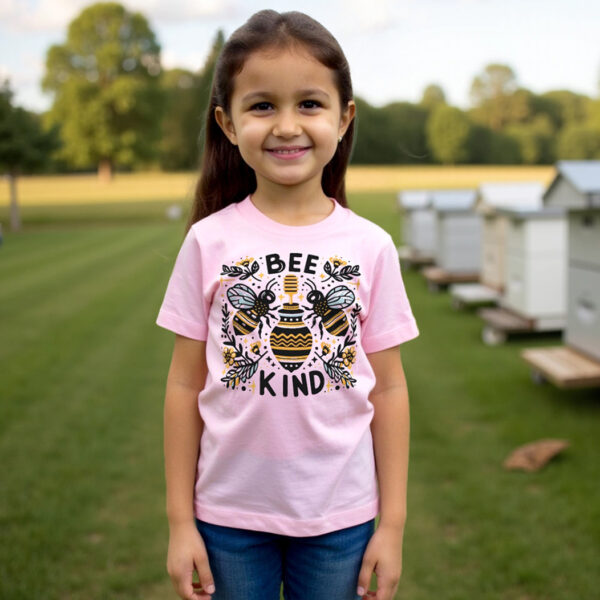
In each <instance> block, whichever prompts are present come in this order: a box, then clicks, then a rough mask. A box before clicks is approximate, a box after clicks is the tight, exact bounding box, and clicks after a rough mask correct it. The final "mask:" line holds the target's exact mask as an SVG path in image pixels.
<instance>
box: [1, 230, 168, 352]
mask: <svg viewBox="0 0 600 600" xmlns="http://www.w3.org/2000/svg"><path fill="white" fill-rule="evenodd" d="M168 231H169V228H166V227H163V226H154V227H148V228H141V231H137V228H131V229H129V230H128V229H123V230H122V231H119V232H118V236H117V237H116V238H115V239H112V238H111V239H112V242H111V244H110V247H105V246H104V245H102V244H101V245H100V246H99V247H97V246H96V244H92V246H93V247H92V249H91V251H90V252H83V251H82V252H80V253H79V254H78V255H75V256H72V257H71V256H69V257H68V259H65V261H64V264H63V263H59V264H58V265H56V269H55V271H54V273H53V274H52V275H51V277H46V278H44V281H43V282H41V281H40V282H35V281H33V280H31V281H30V282H29V283H30V285H28V286H19V284H18V282H16V281H13V282H12V286H16V287H20V288H21V289H20V293H17V292H15V293H14V294H11V293H10V292H7V294H6V295H7V296H11V299H10V300H4V301H2V302H1V303H0V306H1V309H0V317H1V318H3V319H5V320H6V319H11V320H12V321H13V324H14V327H12V328H11V329H10V330H9V331H8V332H7V338H5V341H6V345H3V346H2V347H0V360H4V359H6V360H8V359H9V356H15V355H16V354H17V353H18V352H19V351H20V349H21V348H26V347H28V346H29V345H31V344H35V343H37V340H38V337H39V335H41V334H43V332H44V331H47V330H48V329H52V328H56V327H57V325H59V324H60V323H61V322H62V321H64V320H68V319H70V318H71V317H72V316H73V315H74V314H75V313H81V312H82V311H85V309H86V306H87V305H88V303H90V302H92V301H94V300H95V298H96V297H97V295H98V294H102V292H103V289H104V288H105V287H106V286H107V285H108V286H110V285H112V278H113V277H116V278H118V277H119V272H120V270H121V269H125V270H127V269H130V267H129V266H128V265H129V264H130V263H131V261H135V260H143V259H144V257H143V255H144V254H146V255H148V256H149V257H151V258H152V259H153V260H155V261H156V262H157V264H165V263H168V264H171V262H172V260H173V258H174V257H173V255H174V251H162V250H161V248H162V247H163V246H161V243H162V240H163V238H164V237H165V235H166V232H168ZM107 235H112V234H111V233H110V234H109V233H107ZM167 237H168V235H167ZM167 253H168V256H167ZM127 272H128V275H129V276H135V273H130V272H129V271H127ZM10 285H11V284H10V282H9V286H10Z"/></svg>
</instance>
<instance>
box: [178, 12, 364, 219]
mask: <svg viewBox="0 0 600 600" xmlns="http://www.w3.org/2000/svg"><path fill="white" fill-rule="evenodd" d="M292 45H301V46H302V47H304V48H306V49H307V50H308V51H309V52H310V53H311V54H312V55H313V56H314V57H315V58H316V59H317V60H318V61H319V62H320V63H322V64H323V65H325V66H326V67H328V68H329V69H331V70H332V71H333V72H334V77H335V82H336V84H337V89H338V93H339V95H340V101H341V107H342V110H345V109H346V107H347V106H348V102H349V101H350V100H352V96H353V94H352V81H351V79H350V67H349V66H348V61H347V60H346V57H345V56H344V52H343V51H342V49H341V47H340V45H339V44H338V43H337V41H336V39H335V38H334V37H333V36H332V35H331V33H329V31H327V29H325V27H323V26H322V25H321V24H320V23H318V22H317V21H315V20H314V19H312V18H311V17H309V16H308V15H305V14H303V13H301V12H296V11H293V12H285V13H281V14H280V13H278V12H276V11H274V10H261V11H260V12H257V13H256V14H254V15H253V16H252V17H250V19H249V20H248V21H247V22H246V23H245V24H244V25H242V27H240V28H239V29H237V30H236V31H235V32H234V33H233V34H232V35H231V37H230V38H229V39H228V40H227V42H226V43H225V45H224V46H223V50H222V51H221V54H220V55H219V58H218V60H217V64H216V66H215V72H214V76H213V82H212V88H211V93H210V102H209V104H208V108H207V111H206V120H205V127H204V152H203V155H202V161H201V166H200V170H201V172H200V178H199V180H198V183H197V185H196V192H195V195H194V204H193V206H192V211H191V214H190V219H189V222H188V229H189V228H190V227H191V226H192V225H193V224H194V223H195V222H196V221H199V220H200V219H202V218H204V217H206V216H208V215H210V214H212V213H214V212H216V211H218V210H220V209H221V208H224V207H225V206H227V205H229V204H232V203H234V202H239V201H240V200H243V199H244V198H245V197H246V196H247V195H248V194H251V193H252V192H254V191H255V190H256V176H255V174H254V171H253V170H252V169H251V168H250V167H249V166H248V165H247V164H246V163H245V162H244V160H243V159H242V156H241V155H240V152H239V150H238V148H237V147H235V146H234V145H233V144H231V142H230V141H229V140H228V139H227V137H226V136H225V134H224V133H223V131H222V130H221V128H220V127H219V125H218V123H217V121H216V119H215V114H214V113H215V108H216V107H217V106H221V107H222V108H223V109H224V110H225V112H226V113H228V114H229V111H230V108H231V96H232V93H233V85H234V78H235V76H236V75H237V74H238V73H239V72H240V71H241V70H242V68H243V66H244V62H245V61H246V60H247V58H248V56H250V54H251V53H252V52H255V51H256V50H261V49H266V48H273V47H274V48H280V47H283V48H285V47H288V46H292ZM353 138H354V120H353V121H352V122H351V123H350V126H349V127H348V129H347V131H346V133H345V135H344V137H343V139H342V141H341V142H340V143H339V144H338V147H337V150H336V152H335V155H334V156H333V158H332V159H331V161H330V162H329V163H328V164H327V165H326V166H325V168H324V169H323V177H322V179H321V185H322V187H323V191H324V192H325V194H327V195H328V196H331V197H334V198H335V199H336V200H337V201H338V202H339V203H340V204H341V205H342V206H347V205H348V202H347V200H346V189H345V184H344V175H345V173H346V167H347V166H348V160H349V159H350V152H351V150H352V140H353Z"/></svg>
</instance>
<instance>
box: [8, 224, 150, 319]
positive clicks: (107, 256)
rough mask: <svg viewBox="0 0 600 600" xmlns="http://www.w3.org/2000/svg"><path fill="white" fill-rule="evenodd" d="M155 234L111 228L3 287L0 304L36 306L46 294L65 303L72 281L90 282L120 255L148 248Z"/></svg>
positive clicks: (41, 263)
mask: <svg viewBox="0 0 600 600" xmlns="http://www.w3.org/2000/svg"><path fill="white" fill-rule="evenodd" d="M155 231H157V230H156V229H154V232H155ZM61 235H63V236H69V233H68V232H64V233H62V234H60V233H58V232H57V234H56V236H57V237H59V236H61ZM153 235H155V233H153V230H152V228H148V229H143V228H116V229H114V230H110V229H108V230H106V231H105V233H104V235H103V236H94V237H93V238H92V239H91V240H90V241H89V242H88V243H87V244H85V245H84V246H82V247H79V248H66V249H65V250H64V251H63V256H62V257H59V258H58V259H54V260H52V259H51V260H49V261H45V260H44V259H43V258H41V260H40V261H39V263H36V264H34V265H30V266H29V268H27V269H23V270H22V271H21V272H20V274H19V275H17V276H16V277H13V278H12V279H11V281H10V285H6V286H3V287H2V289H1V290H0V302H1V303H2V306H3V307H5V308H4V310H10V309H11V308H12V306H11V300H12V301H14V300H16V301H17V302H23V301H28V302H30V303H33V304H35V303H36V301H39V300H42V298H40V295H41V294H44V295H45V296H50V295H56V296H57V297H58V296H60V297H61V298H63V304H64V291H65V289H67V288H68V287H70V284H71V282H72V281H75V280H77V279H81V280H87V279H88V278H89V277H90V276H93V275H94V273H95V270H96V269H98V268H99V269H101V268H103V266H105V265H107V264H111V263H115V262H117V261H118V258H119V256H122V255H128V254H130V252H131V251H132V250H133V249H134V248H136V247H140V248H142V247H146V242H147V239H148V237H149V236H150V237H151V236H153Z"/></svg>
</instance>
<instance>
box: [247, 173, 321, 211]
mask: <svg viewBox="0 0 600 600" xmlns="http://www.w3.org/2000/svg"><path fill="white" fill-rule="evenodd" d="M256 183H257V185H256V191H255V192H254V193H253V194H252V201H253V202H254V204H255V205H256V206H257V207H258V208H259V209H260V210H262V211H263V212H264V213H266V214H270V215H279V216H281V217H283V218H290V219H294V218H301V217H304V216H313V215H322V216H326V215H328V214H329V213H330V212H331V200H330V199H329V198H328V197H327V196H326V194H325V192H323V188H322V187H321V181H320V179H319V180H313V181H307V182H306V183H305V184H303V185H297V186H286V185H280V184H277V183H273V182H272V181H268V180H265V179H262V178H259V177H257V181H256Z"/></svg>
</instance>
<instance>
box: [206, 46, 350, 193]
mask: <svg viewBox="0 0 600 600" xmlns="http://www.w3.org/2000/svg"><path fill="white" fill-rule="evenodd" d="M354 111H355V107H354V102H349V105H348V107H346V109H345V110H344V111H342V109H341V106H340V96H339V93H338V90H337V86H336V84H335V81H334V73H333V71H332V70H331V69H328V68H327V67H326V66H325V65H323V64H321V63H320V62H319V61H318V60H316V59H315V58H313V57H312V56H311V55H310V54H309V53H308V52H307V51H305V50H303V49H302V48H297V49H296V48H294V49H284V50H279V51H276V50H270V51H267V52H265V51H258V52H254V53H252V54H251V55H250V56H249V57H248V59H247V60H246V62H245V63H244V67H243V68H242V71H241V72H240V73H239V74H238V75H237V76H236V78H235V83H234V90H233V94H232V97H231V108H230V112H229V115H227V114H226V113H225V111H224V110H223V109H222V108H221V107H218V108H217V109H216V111H215V117H216V119H217V122H218V123H219V125H220V126H221V128H222V129H223V131H224V132H225V135H227V137H228V138H229V140H230V141H231V142H232V143H233V144H236V145H237V146H238V147H239V150H240V153H241V155H242V158H243V159H244V161H245V162H246V163H247V164H248V165H249V166H250V167H251V168H252V169H253V170H254V172H255V173H256V178H257V184H258V186H259V187H260V186H261V184H264V183H266V182H267V181H268V182H270V183H275V184H278V185H283V186H286V187H287V186H302V185H307V184H308V185H309V186H313V185H315V184H316V183H318V185H319V186H320V182H321V175H322V172H323V168H324V167H325V165H326V164H327V163H328V162H329V161H330V160H331V159H332V157H333V155H334V154H335V151H336V148H337V145H338V138H339V137H340V136H341V135H344V133H345V132H346V129H347V128H348V125H349V124H350V122H351V121H352V119H353V118H354ZM310 189H313V188H312V187H311V188H310Z"/></svg>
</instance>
